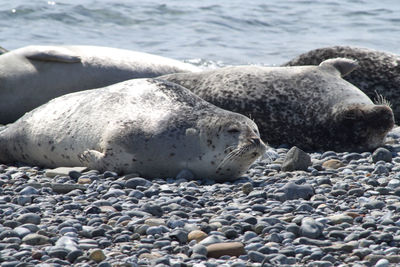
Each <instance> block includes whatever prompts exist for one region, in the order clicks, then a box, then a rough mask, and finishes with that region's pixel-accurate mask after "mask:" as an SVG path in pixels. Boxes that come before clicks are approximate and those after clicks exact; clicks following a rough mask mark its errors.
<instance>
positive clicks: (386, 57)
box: [284, 46, 400, 122]
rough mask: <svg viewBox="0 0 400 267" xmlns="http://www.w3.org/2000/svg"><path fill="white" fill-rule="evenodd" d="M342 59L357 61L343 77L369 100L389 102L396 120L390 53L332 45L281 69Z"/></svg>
mask: <svg viewBox="0 0 400 267" xmlns="http://www.w3.org/2000/svg"><path fill="white" fill-rule="evenodd" d="M334 57H346V58H351V59H355V60H357V62H358V64H359V65H360V67H359V68H358V69H356V70H354V71H353V72H351V73H350V74H349V75H346V77H344V79H345V80H347V81H349V82H351V83H352V84H354V85H355V86H357V87H358V88H360V89H361V90H362V91H363V92H364V93H366V94H367V95H368V96H369V97H370V98H371V99H376V98H377V97H378V98H377V102H382V100H383V99H382V98H381V97H380V95H382V96H383V97H384V98H386V99H387V100H389V101H390V102H391V103H392V109H393V113H394V116H395V118H396V121H397V122H398V120H400V56H399V55H395V54H392V53H387V52H382V51H376V50H372V49H367V48H360V47H351V46H333V47H325V48H319V49H315V50H311V51H309V52H307V53H304V54H301V55H300V56H298V57H296V58H295V59H293V60H291V61H289V62H288V63H286V64H284V65H285V66H298V65H318V64H320V63H321V62H322V61H324V60H326V59H329V58H334Z"/></svg>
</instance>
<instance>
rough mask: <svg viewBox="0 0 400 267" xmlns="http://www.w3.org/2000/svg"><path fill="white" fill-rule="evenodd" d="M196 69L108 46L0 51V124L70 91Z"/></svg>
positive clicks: (11, 120)
mask: <svg viewBox="0 0 400 267" xmlns="http://www.w3.org/2000/svg"><path fill="white" fill-rule="evenodd" d="M198 70H199V69H198V68H197V67H195V66H193V65H190V64H186V63H183V62H179V61H177V60H173V59H169V58H164V57H160V56H155V55H151V54H146V53H141V52H135V51H129V50H124V49H117V48H110V47H100V46H28V47H23V48H20V49H16V50H12V51H10V52H7V53H5V54H3V55H0V99H1V101H0V124H6V123H10V122H13V121H15V120H16V119H18V118H20V117H21V116H22V115H24V114H25V112H28V111H30V110H32V109H34V108H36V107H38V106H39V105H41V104H43V103H46V102H47V101H49V100H50V99H53V98H55V97H57V96H61V95H64V94H67V93H71V92H75V91H82V90H86V89H92V88H99V87H103V86H107V85H110V84H114V83H117V82H121V81H125V80H129V79H133V78H149V77H156V76H159V75H163V74H168V73H175V72H185V71H198Z"/></svg>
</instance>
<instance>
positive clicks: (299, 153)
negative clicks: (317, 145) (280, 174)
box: [282, 146, 311, 172]
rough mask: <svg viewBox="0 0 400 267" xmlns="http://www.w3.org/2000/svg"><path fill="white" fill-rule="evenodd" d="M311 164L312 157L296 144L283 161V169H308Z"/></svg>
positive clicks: (288, 170) (286, 170) (287, 170)
mask: <svg viewBox="0 0 400 267" xmlns="http://www.w3.org/2000/svg"><path fill="white" fill-rule="evenodd" d="M309 166H311V157H310V155H308V154H307V153H306V152H304V151H303V150H301V149H300V148H298V147H296V146H294V147H292V148H291V149H290V150H289V151H288V153H287V154H286V157H285V160H284V161H283V163H282V171H284V172H290V171H296V170H301V171H306V170H307V169H308V167H309Z"/></svg>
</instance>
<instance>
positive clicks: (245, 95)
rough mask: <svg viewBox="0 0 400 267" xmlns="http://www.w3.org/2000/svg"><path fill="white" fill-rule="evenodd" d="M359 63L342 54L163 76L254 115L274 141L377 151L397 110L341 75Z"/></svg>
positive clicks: (267, 137) (304, 146) (307, 146)
mask: <svg viewBox="0 0 400 267" xmlns="http://www.w3.org/2000/svg"><path fill="white" fill-rule="evenodd" d="M355 67H356V63H355V62H354V61H352V60H348V59H342V58H337V59H331V60H327V61H324V62H322V63H321V64H320V65H319V66H301V67H300V66H299V67H261V66H237V67H228V68H222V69H217V70H211V71H204V72H199V73H182V74H170V75H165V76H162V77H160V78H162V79H166V80H169V81H172V82H174V83H177V84H180V85H182V86H184V87H186V88H188V89H190V90H191V91H192V92H194V93H195V94H197V95H198V96H200V97H202V98H203V99H205V100H207V101H209V102H211V103H213V104H215V105H217V106H219V107H222V108H224V109H227V110H231V111H234V112H238V113H241V114H243V115H246V116H248V117H250V118H252V119H254V121H255V122H256V123H257V125H258V126H259V128H260V133H261V137H262V138H263V140H265V141H267V142H268V143H269V144H272V145H280V144H287V145H296V146H299V147H301V148H302V149H305V150H321V149H322V150H326V149H333V150H337V151H344V150H348V151H351V150H354V151H360V150H371V149H374V148H376V147H377V146H380V145H382V143H383V141H384V138H385V136H386V133H387V132H388V131H389V130H390V129H391V128H392V127H393V124H394V122H393V113H392V111H391V109H390V108H389V107H388V106H385V105H375V104H374V103H373V102H372V101H371V100H370V99H369V98H368V97H367V96H366V95H365V94H364V93H363V92H361V91H360V90H359V89H358V88H356V87H355V86H353V85H352V84H350V83H349V82H347V81H345V80H343V79H342V78H341V75H345V74H347V73H349V72H351V71H352V70H353V69H354V68H355Z"/></svg>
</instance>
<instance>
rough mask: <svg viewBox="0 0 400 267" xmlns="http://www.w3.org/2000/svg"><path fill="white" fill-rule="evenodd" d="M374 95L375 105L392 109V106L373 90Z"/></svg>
mask: <svg viewBox="0 0 400 267" xmlns="http://www.w3.org/2000/svg"><path fill="white" fill-rule="evenodd" d="M375 95H376V96H375V99H374V102H375V104H376V105H383V106H387V107H389V108H392V104H391V103H390V101H389V100H387V99H386V98H385V97H384V96H383V95H382V94H379V93H378V92H377V91H376V90H375Z"/></svg>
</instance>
